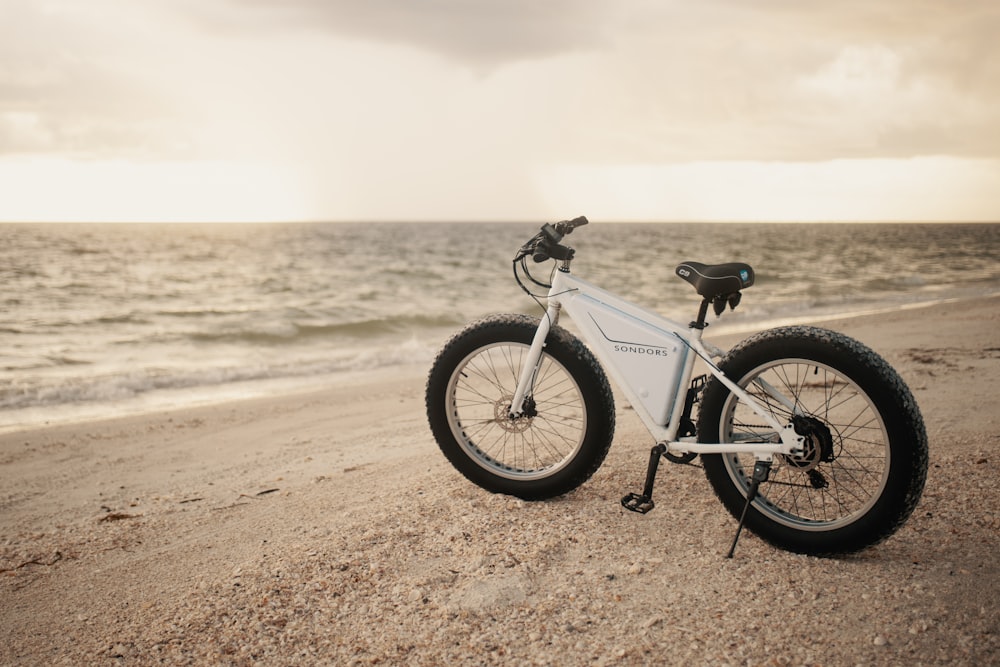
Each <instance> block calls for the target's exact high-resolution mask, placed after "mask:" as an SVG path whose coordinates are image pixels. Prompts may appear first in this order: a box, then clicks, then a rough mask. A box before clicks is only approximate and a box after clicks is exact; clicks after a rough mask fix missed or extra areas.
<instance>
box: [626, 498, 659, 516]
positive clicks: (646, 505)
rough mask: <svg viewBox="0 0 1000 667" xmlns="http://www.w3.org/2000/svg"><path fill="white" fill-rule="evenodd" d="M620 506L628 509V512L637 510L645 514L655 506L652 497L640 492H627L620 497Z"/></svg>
mask: <svg viewBox="0 0 1000 667" xmlns="http://www.w3.org/2000/svg"><path fill="white" fill-rule="evenodd" d="M622 507H624V508H625V509H627V510H629V511H630V512H638V513H639V514H646V513H647V512H649V511H650V510H651V509H653V508H654V507H656V505H655V503H653V499H652V498H650V497H649V496H646V495H643V494H641V493H629V494H628V495H626V496H625V497H624V498H622Z"/></svg>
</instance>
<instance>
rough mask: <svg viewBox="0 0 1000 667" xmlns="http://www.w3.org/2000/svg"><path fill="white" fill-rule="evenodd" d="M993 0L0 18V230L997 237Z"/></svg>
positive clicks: (463, 2) (154, 10)
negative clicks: (512, 225)
mask: <svg viewBox="0 0 1000 667" xmlns="http://www.w3.org/2000/svg"><path fill="white" fill-rule="evenodd" d="M997 35H1000V2H997V1H996V0H838V1H837V2H803V1H801V0H697V1H695V0H683V1H676V0H365V1H364V2H361V1H358V0H86V1H83V0H33V1H30V0H0V221H299V220H309V221H313V220H316V221H328V220H329V221H338V220H350V221H369V220H372V221H375V220H393V221H406V220H415V221H425V220H455V221H482V220H519V221H520V220H524V221H538V220H558V219H565V218H572V217H575V216H577V215H587V216H588V217H589V218H590V219H591V220H594V221H757V220H760V221H883V220H890V221H1000V194H998V193H1000V84H998V82H1000V39H997Z"/></svg>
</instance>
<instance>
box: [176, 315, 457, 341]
mask: <svg viewBox="0 0 1000 667" xmlns="http://www.w3.org/2000/svg"><path fill="white" fill-rule="evenodd" d="M461 323H462V320H460V319H458V318H456V317H453V316H450V315H402V316H397V317H375V318H370V319H362V320H356V321H352V322H339V323H329V324H306V323H297V322H294V321H275V322H259V323H258V322H252V323H247V324H243V325H241V326H238V327H235V328H224V329H222V330H219V331H195V332H191V333H189V334H188V337H189V338H190V339H191V340H193V341H196V342H201V343H204V342H212V343H217V342H225V343H243V344H287V343H290V342H294V341H307V340H314V339H322V338H331V339H336V338H345V339H355V340H356V339H366V338H370V337H378V336H389V335H398V334H404V333H409V332H415V331H423V330H433V329H439V328H443V327H453V326H457V325H459V324H461Z"/></svg>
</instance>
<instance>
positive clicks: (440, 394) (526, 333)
mask: <svg viewBox="0 0 1000 667" xmlns="http://www.w3.org/2000/svg"><path fill="white" fill-rule="evenodd" d="M538 324H539V320H538V318H534V317H531V316H529V315H521V314H501V315H490V316H487V317H484V318H482V319H479V320H476V321H474V322H471V323H469V324H468V325H466V326H465V327H464V328H463V329H462V330H460V331H459V332H458V333H456V334H455V335H454V336H452V337H451V338H450V339H449V340H448V341H447V342H446V343H445V345H444V346H443V347H442V349H441V350H440V352H439V353H438V355H437V357H436V358H435V360H434V362H433V364H432V365H431V370H430V372H429V374H428V377H427V384H426V392H425V398H426V407H427V419H428V423H429V425H430V427H431V431H432V433H433V434H434V437H435V440H436V441H437V443H438V446H439V447H440V449H441V451H442V452H443V453H444V455H445V457H446V458H447V459H448V460H449V461H450V462H451V464H452V465H453V466H454V467H455V468H456V469H457V470H458V471H459V472H461V473H462V474H463V475H464V476H465V477H466V478H467V479H469V480H470V481H472V482H473V483H475V484H477V485H478V486H480V487H482V488H484V489H486V490H487V491H491V492H493V493H503V494H508V495H513V496H517V497H519V498H522V499H524V500H545V499H547V498H552V497H555V496H559V495H563V494H565V493H568V492H569V491H572V490H573V489H575V488H577V487H579V486H580V485H582V484H583V483H584V482H586V481H587V480H588V479H590V477H591V476H593V474H594V473H595V472H597V469H598V468H600V466H601V464H602V463H603V462H604V459H605V457H606V456H607V453H608V450H609V449H610V447H611V442H612V440H613V438H614V429H615V410H614V398H613V395H612V392H611V386H610V384H609V383H608V380H607V377H606V376H605V374H604V371H603V369H602V368H601V366H600V364H599V363H598V361H597V359H596V358H595V357H594V355H593V353H592V352H591V351H590V350H589V349H588V348H587V346H586V345H584V344H583V342H582V341H580V340H579V339H578V338H576V337H575V336H574V335H572V334H571V333H569V332H568V331H566V330H565V329H563V328H562V327H559V326H553V327H552V328H551V329H550V331H549V334H548V336H547V338H546V346H545V354H546V355H551V356H552V357H553V358H554V359H556V360H557V361H559V362H560V364H562V365H563V366H564V367H565V368H566V370H567V372H569V373H570V374H571V375H573V377H574V379H575V381H576V382H577V384H578V385H579V387H580V390H581V393H582V395H583V399H584V403H585V409H586V412H587V430H586V434H585V436H584V443H583V445H582V447H581V449H580V451H579V452H578V453H577V455H576V456H575V458H574V460H573V461H572V462H571V463H569V465H567V466H566V467H565V468H564V469H562V470H560V471H558V472H556V473H554V474H553V475H552V476H550V477H545V478H542V479H536V480H511V479H508V478H504V477H501V476H498V475H494V474H492V473H490V472H489V471H487V470H486V469H485V468H483V467H482V466H480V465H479V464H477V463H476V462H475V461H473V460H472V459H471V458H470V457H469V455H468V454H467V453H466V452H465V450H464V449H463V448H462V446H461V445H460V444H459V443H458V442H457V441H456V439H455V436H454V434H453V433H452V430H451V425H450V423H449V420H448V410H449V408H448V401H449V400H450V399H449V397H448V396H447V395H446V394H447V389H448V386H449V383H450V381H451V377H452V374H453V373H454V372H455V370H456V367H457V365H458V364H459V363H461V362H462V360H464V359H465V358H466V357H467V356H468V355H469V354H471V353H472V352H474V351H475V350H476V349H478V348H482V347H485V346H487V345H489V344H491V343H498V342H515V343H523V344H526V345H530V344H531V341H532V338H533V337H534V335H535V331H536V330H537V329H538Z"/></svg>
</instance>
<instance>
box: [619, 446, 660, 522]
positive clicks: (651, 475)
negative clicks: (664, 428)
mask: <svg viewBox="0 0 1000 667" xmlns="http://www.w3.org/2000/svg"><path fill="white" fill-rule="evenodd" d="M666 451H667V446H666V445H664V444H663V443H662V442H661V443H660V444H658V445H656V446H654V447H653V449H652V450H650V452H649V467H647V468H646V485H645V486H644V487H643V488H642V493H641V494H640V493H629V494H627V495H626V496H625V497H624V498H622V507H624V508H625V509H627V510H631V511H633V512H638V513H639V514H645V513H646V512H648V511H649V510H651V509H653V507H655V505H654V503H653V482H654V481H655V480H656V469H657V468H658V467H659V465H660V457H661V456H663V454H664V452H666Z"/></svg>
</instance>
